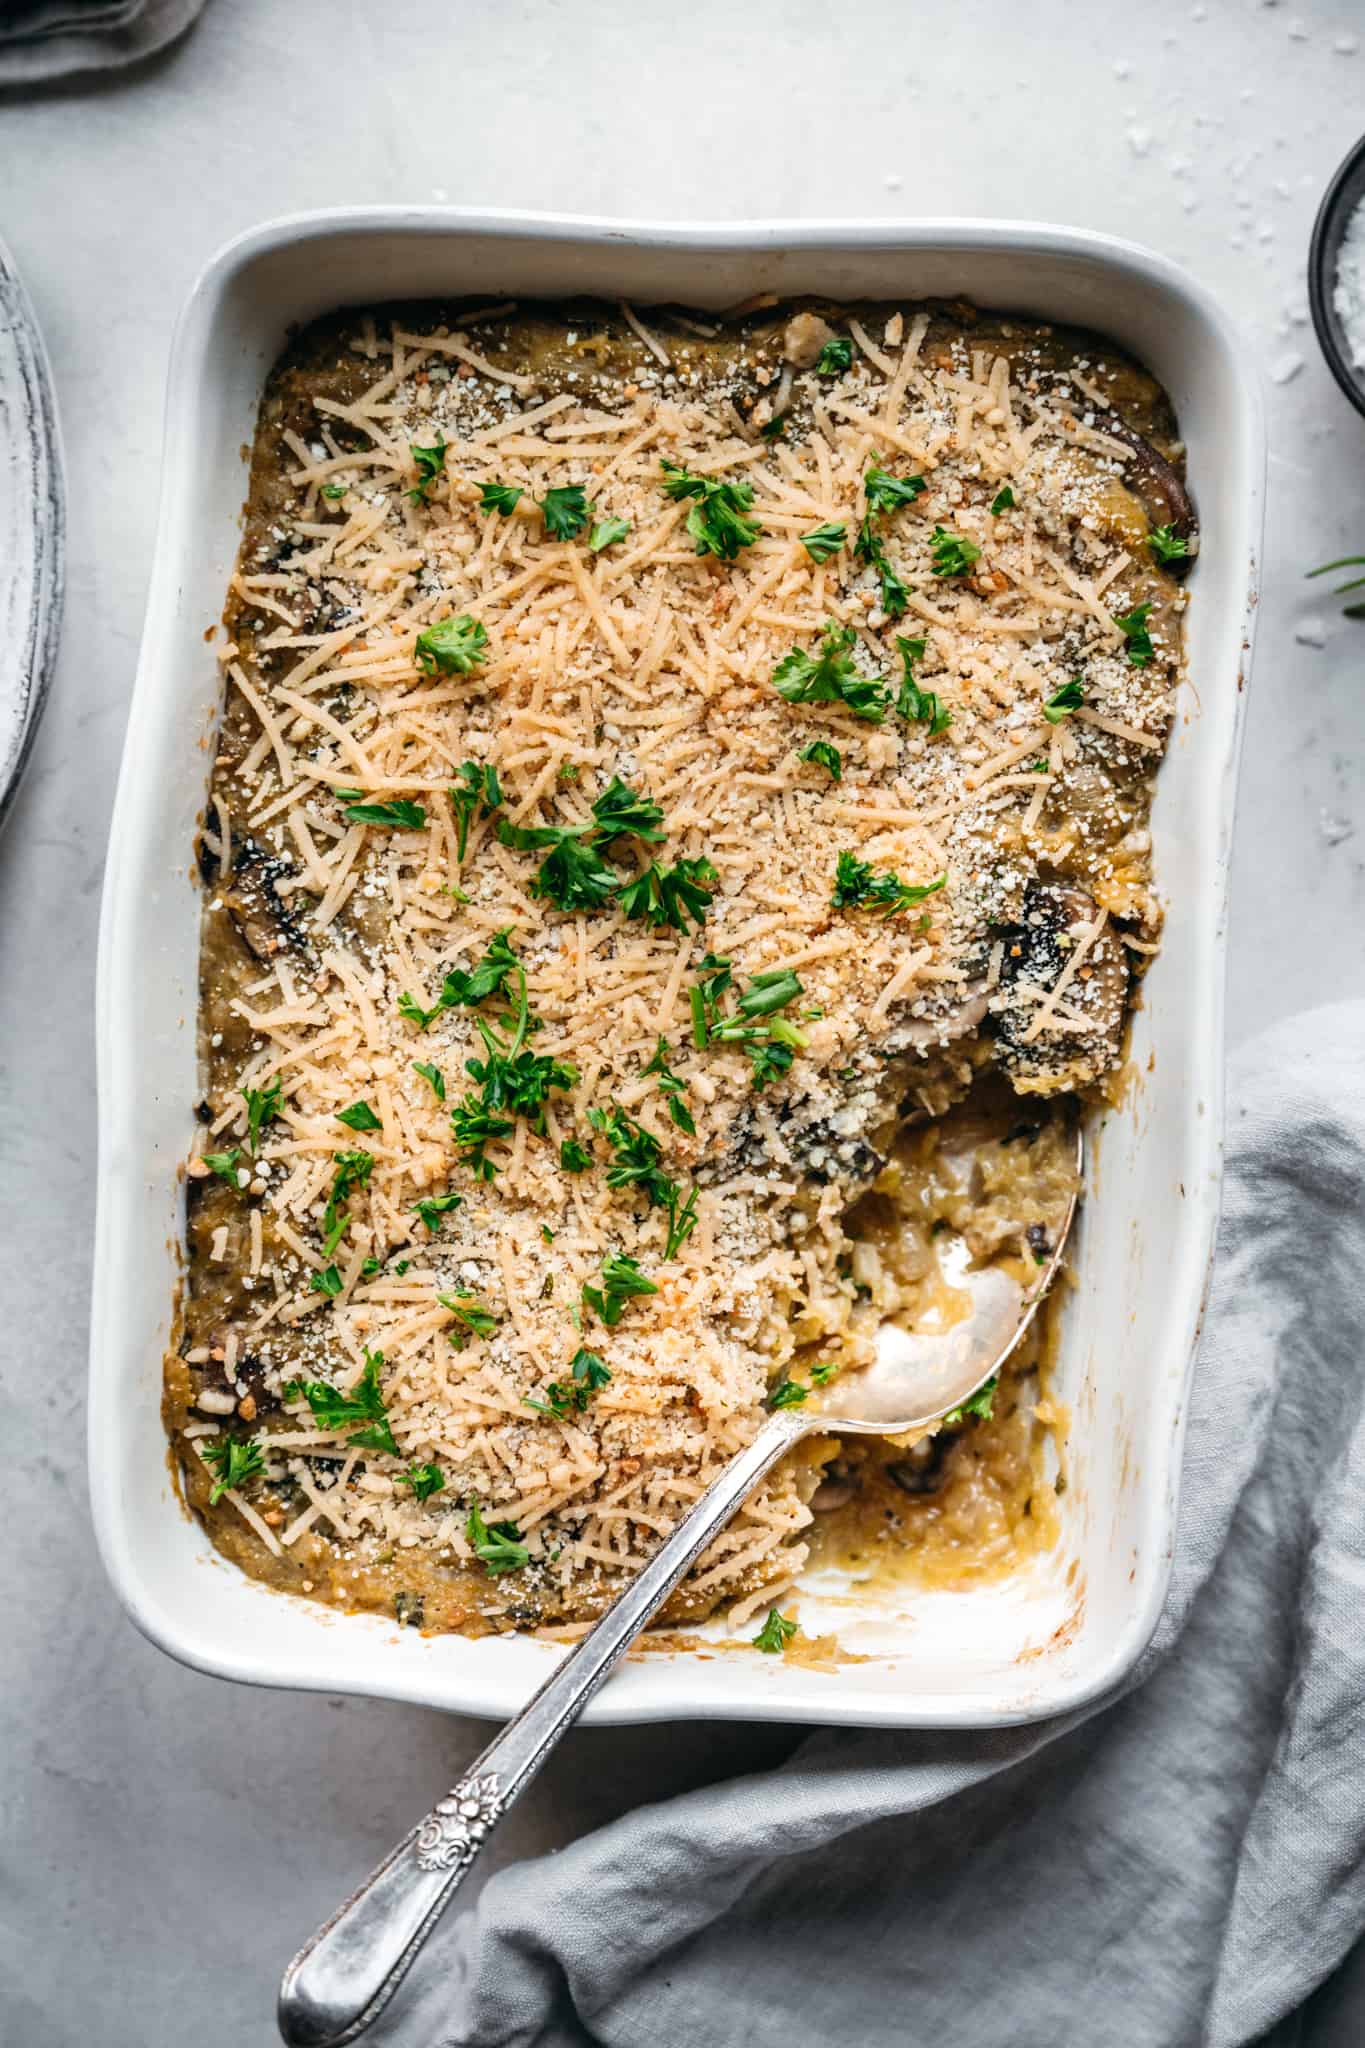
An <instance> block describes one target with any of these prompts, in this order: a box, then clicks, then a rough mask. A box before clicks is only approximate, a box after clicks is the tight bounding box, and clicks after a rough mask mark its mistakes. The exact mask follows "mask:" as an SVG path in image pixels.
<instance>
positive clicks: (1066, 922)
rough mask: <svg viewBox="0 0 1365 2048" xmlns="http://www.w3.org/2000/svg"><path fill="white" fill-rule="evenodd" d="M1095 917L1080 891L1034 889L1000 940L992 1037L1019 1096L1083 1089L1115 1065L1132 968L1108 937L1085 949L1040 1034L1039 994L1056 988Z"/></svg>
mask: <svg viewBox="0 0 1365 2048" xmlns="http://www.w3.org/2000/svg"><path fill="white" fill-rule="evenodd" d="M1094 917H1095V906H1094V903H1093V902H1092V901H1091V899H1090V897H1089V896H1087V895H1086V894H1085V892H1084V891H1083V890H1081V889H1071V888H1067V887H1066V886H1064V885H1063V884H1061V883H1048V882H1034V883H1031V884H1030V885H1029V887H1028V889H1027V890H1026V892H1025V896H1024V909H1023V916H1022V918H1021V920H1020V922H1019V923H1018V924H1014V925H1008V926H1005V927H1004V928H1003V929H1002V930H1001V931H1000V933H999V937H1000V938H1001V939H1003V940H1004V944H1005V950H1004V957H1003V960H1002V962H1001V970H1000V989H999V993H998V994H997V996H996V998H995V1000H994V1002H993V1003H992V1006H991V1018H990V1029H991V1030H992V1032H993V1033H994V1035H995V1038H996V1044H997V1055H998V1058H999V1061H1000V1064H1001V1066H1002V1067H1003V1068H1004V1070H1005V1072H1006V1073H1007V1074H1008V1075H1009V1077H1010V1080H1011V1082H1012V1083H1013V1085H1014V1087H1015V1088H1016V1089H1017V1090H1018V1091H1019V1093H1020V1094H1023V1095H1056V1094H1061V1093H1063V1092H1065V1091H1067V1090H1070V1089H1075V1088H1084V1087H1086V1086H1087V1085H1088V1084H1089V1083H1090V1082H1092V1081H1097V1080H1098V1079H1099V1078H1100V1076H1101V1075H1102V1074H1104V1073H1106V1072H1107V1071H1108V1070H1109V1069H1110V1068H1111V1067H1112V1066H1113V1065H1114V1064H1115V1062H1116V1060H1117V1058H1118V1052H1119V1045H1120V1041H1121V1039H1122V1036H1123V1020H1124V1015H1125V1010H1126V1005H1127V999H1128V983H1129V975H1130V968H1129V964H1128V955H1127V952H1126V950H1125V948H1124V947H1123V946H1122V945H1121V944H1120V943H1119V940H1118V938H1117V936H1116V935H1115V933H1114V932H1113V931H1112V929H1109V928H1106V929H1105V930H1104V931H1102V932H1101V933H1100V935H1099V937H1098V938H1097V939H1095V940H1094V941H1093V942H1092V943H1091V944H1090V946H1089V947H1088V948H1087V950H1086V954H1085V959H1084V962H1083V964H1082V966H1081V968H1080V971H1079V973H1078V974H1077V975H1075V976H1074V977H1073V979H1072V980H1071V981H1069V982H1068V984H1067V986H1066V988H1065V990H1064V991H1063V993H1062V995H1061V998H1060V1001H1059V1011H1058V1013H1057V1014H1054V1015H1050V1016H1049V1017H1048V1019H1047V1021H1046V1022H1045V1024H1044V1026H1043V1028H1042V1029H1041V1030H1040V1029H1039V1028H1038V1022H1039V1011H1040V1008H1041V1007H1042V1006H1041V1004H1040V1001H1039V998H1038V995H1037V991H1038V990H1040V989H1042V990H1045V991H1047V990H1052V989H1054V988H1055V987H1056V986H1057V984H1058V982H1059V981H1060V980H1061V977H1062V976H1063V974H1064V973H1065V972H1066V970H1067V967H1068V965H1069V963H1070V961H1071V959H1072V957H1073V954H1074V952H1075V948H1076V946H1077V945H1078V944H1079V942H1080V940H1081V938H1082V937H1083V935H1084V932H1085V928H1086V926H1087V925H1090V924H1092V923H1093V921H1094ZM1078 1018H1083V1019H1084V1023H1083V1024H1082V1023H1080V1022H1077V1021H1075V1020H1076V1019H1078Z"/></svg>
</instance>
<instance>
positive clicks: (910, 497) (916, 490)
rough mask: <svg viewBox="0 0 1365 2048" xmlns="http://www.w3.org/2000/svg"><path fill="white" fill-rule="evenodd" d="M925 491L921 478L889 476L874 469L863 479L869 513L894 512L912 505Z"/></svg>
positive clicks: (926, 487)
mask: <svg viewBox="0 0 1365 2048" xmlns="http://www.w3.org/2000/svg"><path fill="white" fill-rule="evenodd" d="M927 489H928V485H927V484H926V483H925V481H924V478H923V477H922V476H891V475H889V474H888V472H887V471H886V470H884V469H877V468H876V467H873V468H872V469H869V471H868V472H867V475H866V476H865V477H864V478H863V490H864V493H865V494H866V497H867V509H868V511H869V512H894V511H895V510H896V509H897V507H898V506H900V505H913V504H914V502H915V500H916V498H918V497H919V495H920V493H921V492H922V491H925V490H927Z"/></svg>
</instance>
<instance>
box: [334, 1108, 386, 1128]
mask: <svg viewBox="0 0 1365 2048" xmlns="http://www.w3.org/2000/svg"><path fill="white" fill-rule="evenodd" d="M337 1122H338V1123H339V1124H345V1126H346V1128H347V1130H348V1131H379V1130H382V1129H383V1128H384V1127H383V1125H382V1124H381V1123H380V1121H379V1118H378V1117H377V1116H376V1115H375V1113H374V1111H373V1110H372V1109H371V1108H370V1105H369V1103H368V1102H353V1103H352V1104H351V1106H350V1108H349V1109H339V1110H338V1111H337Z"/></svg>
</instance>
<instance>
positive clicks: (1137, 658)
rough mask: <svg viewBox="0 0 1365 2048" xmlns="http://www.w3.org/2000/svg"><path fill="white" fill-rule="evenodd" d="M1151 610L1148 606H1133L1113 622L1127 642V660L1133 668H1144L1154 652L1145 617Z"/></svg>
mask: <svg viewBox="0 0 1365 2048" xmlns="http://www.w3.org/2000/svg"><path fill="white" fill-rule="evenodd" d="M1151 609H1152V607H1151V605H1150V604H1139V605H1135V606H1134V607H1133V609H1132V611H1130V612H1124V613H1123V614H1122V616H1121V617H1119V618H1116V619H1115V620H1114V624H1115V625H1116V626H1117V627H1118V629H1119V631H1120V633H1122V635H1123V637H1124V639H1125V640H1126V641H1127V642H1128V659H1129V661H1130V662H1131V663H1132V665H1133V667H1134V668H1146V666H1147V664H1148V662H1149V661H1150V660H1151V658H1152V655H1153V654H1154V652H1155V649H1154V648H1153V646H1152V636H1151V634H1150V633H1149V632H1148V631H1147V615H1148V613H1149V612H1150V611H1151Z"/></svg>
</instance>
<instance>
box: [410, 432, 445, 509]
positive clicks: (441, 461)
mask: <svg viewBox="0 0 1365 2048" xmlns="http://www.w3.org/2000/svg"><path fill="white" fill-rule="evenodd" d="M408 453H409V455H410V456H411V457H412V459H413V461H414V462H415V463H416V465H417V482H416V484H415V486H414V487H413V489H412V490H410V491H409V492H408V496H409V497H410V498H411V499H412V502H413V504H414V505H425V504H426V501H427V492H428V491H429V490H430V489H431V487H432V485H433V484H436V483H439V482H440V481H441V478H442V477H443V476H444V475H445V467H446V437H445V435H444V434H443V433H442V432H441V430H440V428H439V427H438V428H437V429H436V446H435V447H434V448H419V447H418V446H417V443H416V442H415V441H409V443H408Z"/></svg>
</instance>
